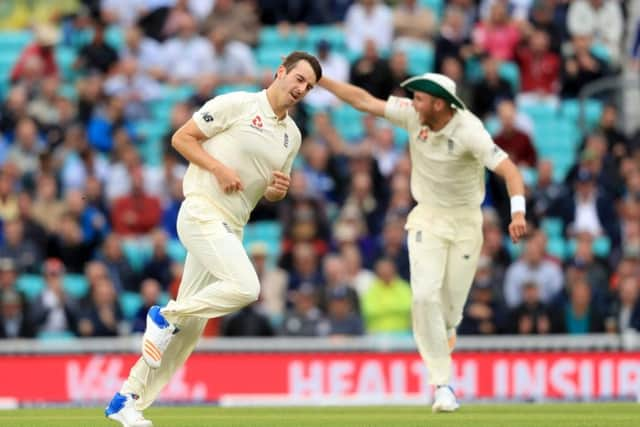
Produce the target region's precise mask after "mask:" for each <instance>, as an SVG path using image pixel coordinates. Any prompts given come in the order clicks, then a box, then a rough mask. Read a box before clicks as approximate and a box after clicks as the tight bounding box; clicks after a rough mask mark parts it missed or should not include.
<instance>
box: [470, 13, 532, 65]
mask: <svg viewBox="0 0 640 427" xmlns="http://www.w3.org/2000/svg"><path fill="white" fill-rule="evenodd" d="M472 38H473V44H474V46H475V47H476V49H477V50H479V51H481V52H486V53H488V54H489V55H491V56H492V57H494V58H496V59H498V60H501V61H510V60H512V59H513V57H514V55H515V51H516V46H517V45H518V42H519V41H520V30H518V27H517V26H516V25H515V24H514V23H513V21H512V20H511V17H510V16H509V13H508V12H507V7H506V5H505V3H504V2H502V1H495V2H493V4H492V5H491V10H490V12H489V14H488V16H487V17H486V18H485V19H484V20H483V21H482V22H480V23H478V24H477V25H476V27H475V28H474V29H473V36H472Z"/></svg>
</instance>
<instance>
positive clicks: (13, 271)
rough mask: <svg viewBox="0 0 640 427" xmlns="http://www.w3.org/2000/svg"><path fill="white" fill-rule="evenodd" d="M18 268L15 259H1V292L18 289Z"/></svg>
mask: <svg viewBox="0 0 640 427" xmlns="http://www.w3.org/2000/svg"><path fill="white" fill-rule="evenodd" d="M18 274H19V271H18V268H17V266H16V262H15V260H14V259H13V258H0V292H2V291H5V290H9V289H16V288H17V280H18Z"/></svg>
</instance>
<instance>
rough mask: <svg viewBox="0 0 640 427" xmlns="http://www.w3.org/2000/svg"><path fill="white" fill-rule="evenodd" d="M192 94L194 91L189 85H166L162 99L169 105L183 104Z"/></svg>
mask: <svg viewBox="0 0 640 427" xmlns="http://www.w3.org/2000/svg"><path fill="white" fill-rule="evenodd" d="M194 92H195V89H194V88H193V86H191V85H180V86H168V85H167V86H165V87H164V99H165V101H167V102H170V103H176V102H183V101H186V100H187V99H188V98H189V97H190V96H191V95H193V93H194Z"/></svg>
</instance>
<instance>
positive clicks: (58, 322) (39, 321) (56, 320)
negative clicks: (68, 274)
mask: <svg viewBox="0 0 640 427" xmlns="http://www.w3.org/2000/svg"><path fill="white" fill-rule="evenodd" d="M42 273H43V276H44V283H45V288H44V290H43V291H42V293H41V294H40V295H38V297H37V298H36V300H35V301H34V304H33V311H32V316H33V320H34V322H35V324H36V327H37V331H38V334H64V333H69V334H74V335H75V334H76V332H77V331H76V328H77V322H78V308H79V307H78V305H77V303H76V301H75V300H74V299H73V298H72V297H71V296H70V295H68V294H67V292H66V291H65V289H64V285H63V278H64V274H65V269H64V265H63V264H62V261H60V260H59V259H57V258H49V259H47V260H46V261H45V262H44V264H43V267H42Z"/></svg>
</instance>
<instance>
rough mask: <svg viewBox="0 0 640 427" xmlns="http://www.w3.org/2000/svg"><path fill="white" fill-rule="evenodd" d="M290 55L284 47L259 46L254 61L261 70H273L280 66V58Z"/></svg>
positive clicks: (289, 51) (289, 50)
mask: <svg viewBox="0 0 640 427" xmlns="http://www.w3.org/2000/svg"><path fill="white" fill-rule="evenodd" d="M289 53H291V48H289V47H287V46H286V45H274V46H260V47H258V49H257V50H256V61H257V62H258V66H260V68H263V69H268V70H275V69H277V68H278V67H279V66H280V64H282V58H283V57H285V56H287V55H288V54H289Z"/></svg>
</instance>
